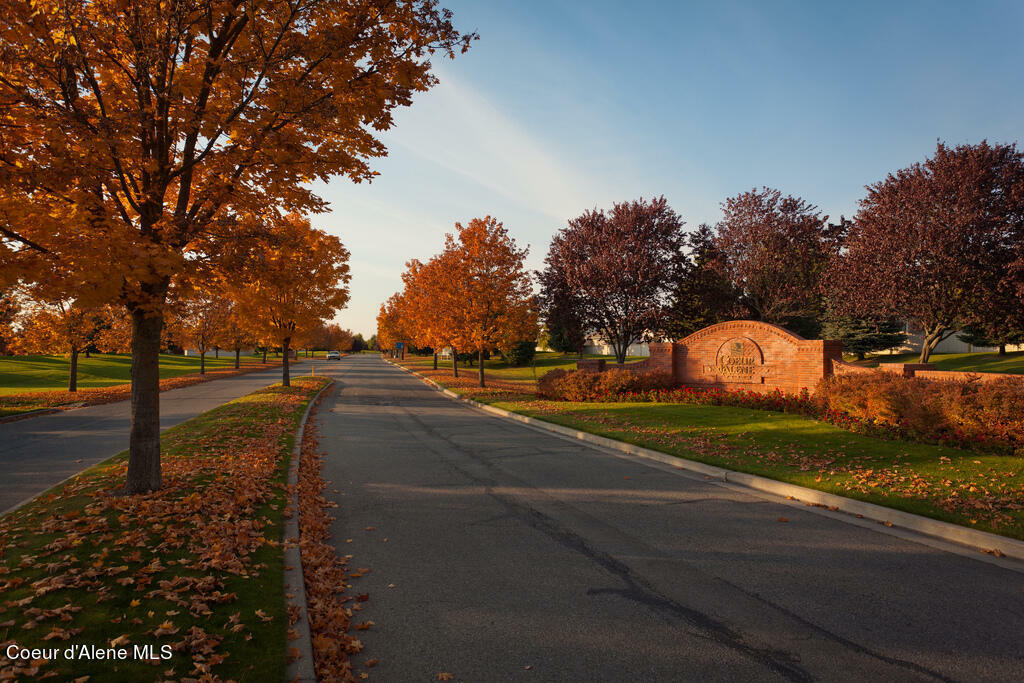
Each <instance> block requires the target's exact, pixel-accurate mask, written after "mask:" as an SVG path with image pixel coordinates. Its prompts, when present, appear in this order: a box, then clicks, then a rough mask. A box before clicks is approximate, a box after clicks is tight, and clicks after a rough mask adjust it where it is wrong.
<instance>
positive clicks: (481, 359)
mask: <svg viewBox="0 0 1024 683" xmlns="http://www.w3.org/2000/svg"><path fill="white" fill-rule="evenodd" d="M479 354H480V355H479V360H480V379H479V381H478V384H479V385H480V386H484V350H483V349H480V351H479Z"/></svg>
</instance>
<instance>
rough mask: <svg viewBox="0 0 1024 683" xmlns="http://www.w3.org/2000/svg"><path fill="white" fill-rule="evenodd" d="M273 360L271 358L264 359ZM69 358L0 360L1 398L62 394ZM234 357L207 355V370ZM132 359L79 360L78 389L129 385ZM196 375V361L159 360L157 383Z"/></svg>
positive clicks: (250, 359)
mask: <svg viewBox="0 0 1024 683" xmlns="http://www.w3.org/2000/svg"><path fill="white" fill-rule="evenodd" d="M271 358H275V356H274V355H273V354H270V355H268V356H267V359H268V360H269V359H271ZM262 359H263V357H262V356H246V355H243V356H242V358H241V362H242V363H243V364H245V365H248V364H252V363H259V362H260V361H262ZM68 364H69V361H68V358H67V357H66V356H0V396H3V395H5V394H18V393H22V392H25V391H53V390H57V391H60V390H64V389H66V388H67V386H68ZM234 366H235V354H234V353H231V352H227V351H221V352H220V358H214V356H213V354H212V353H208V354H207V355H206V367H207V369H210V370H213V369H216V368H233V367H234ZM130 369H131V356H129V355H120V354H93V355H92V357H91V358H86V357H85V356H79V357H78V386H79V388H81V389H86V388H97V387H109V386H113V385H116V384H126V383H128V382H130V381H131V377H130V374H129V371H130ZM194 372H199V358H198V357H195V356H187V357H186V356H173V355H170V354H162V355H161V356H160V379H167V378H169V377H178V376H180V375H188V374H191V373H194Z"/></svg>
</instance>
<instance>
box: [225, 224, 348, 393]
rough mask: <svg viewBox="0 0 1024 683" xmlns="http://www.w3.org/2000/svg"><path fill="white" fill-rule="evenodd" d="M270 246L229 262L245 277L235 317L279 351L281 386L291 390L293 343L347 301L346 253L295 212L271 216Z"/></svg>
mask: <svg viewBox="0 0 1024 683" xmlns="http://www.w3.org/2000/svg"><path fill="white" fill-rule="evenodd" d="M269 230H270V234H271V236H272V240H271V243H270V244H268V245H267V246H266V247H264V248H262V249H256V250H252V251H250V250H248V249H247V248H246V246H244V245H240V246H239V248H238V250H237V252H236V253H235V254H234V255H233V258H234V259H235V260H236V262H238V263H239V264H240V267H239V270H240V271H241V272H243V273H245V276H244V277H243V278H241V279H239V280H237V281H236V282H235V288H234V297H235V299H236V301H237V302H238V308H239V313H240V314H241V315H242V316H244V317H245V318H246V319H247V320H250V321H251V322H252V325H253V327H254V329H256V330H259V331H260V332H261V333H262V334H263V335H265V336H268V337H269V338H272V339H273V340H274V341H275V342H276V343H277V344H278V345H280V346H281V349H282V352H283V362H282V373H281V382H282V383H283V384H284V386H286V387H287V386H291V378H290V374H289V372H290V370H289V367H290V366H289V360H290V359H289V354H290V351H291V347H292V342H293V341H297V340H300V339H301V340H305V339H306V338H307V337H308V336H309V335H311V334H312V332H313V331H314V330H315V329H316V328H317V327H318V326H319V325H321V324H323V321H324V320H328V319H331V318H333V317H334V314H335V313H336V312H337V311H338V310H340V309H341V308H344V306H345V304H347V303H348V298H349V293H348V282H349V280H350V279H351V276H350V275H349V267H348V257H349V253H348V250H347V249H345V247H344V246H342V244H341V240H339V239H338V238H337V237H335V236H334V235H329V234H327V233H325V232H323V231H321V230H316V229H314V228H312V227H311V226H310V223H309V219H307V218H304V217H302V216H300V215H298V214H287V215H285V216H277V217H275V218H274V220H273V223H272V226H271V227H270V229H269Z"/></svg>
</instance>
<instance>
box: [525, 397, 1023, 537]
mask: <svg viewBox="0 0 1024 683" xmlns="http://www.w3.org/2000/svg"><path fill="white" fill-rule="evenodd" d="M524 406H525V407H528V410H529V411H530V412H532V413H534V414H546V415H563V416H567V417H571V418H572V419H573V420H574V421H576V422H580V423H582V424H584V425H586V426H587V428H589V429H590V430H591V431H597V432H602V433H609V432H611V433H613V434H614V433H618V434H629V435H630V436H631V437H633V438H639V439H641V440H642V441H643V442H644V443H645V444H646V445H649V446H651V447H653V448H659V449H662V450H666V451H668V452H682V453H683V454H684V455H685V454H686V453H687V452H689V453H692V454H695V455H697V456H700V458H701V459H707V460H708V461H709V462H712V463H713V464H718V465H723V466H725V467H730V468H733V469H738V470H741V471H759V470H760V471H768V470H776V471H778V470H784V471H788V472H792V473H808V474H814V475H815V476H814V477H813V481H814V482H815V483H817V484H819V486H821V487H822V488H824V489H826V490H832V491H835V492H837V493H840V494H851V493H852V494H858V495H859V496H860V497H868V498H874V499H875V500H877V499H878V498H882V499H890V500H892V499H910V500H916V501H927V502H928V503H929V504H930V505H932V506H934V507H935V508H936V509H937V510H940V511H943V512H946V513H950V514H952V515H956V516H959V517H962V518H965V519H966V520H967V521H971V523H972V524H974V523H977V522H978V521H983V522H984V523H985V524H986V526H987V527H988V528H989V529H991V530H994V531H1000V532H1003V533H1005V532H1007V531H1009V532H1011V533H1014V534H1015V535H1017V536H1018V537H1022V536H1024V487H1022V486H1021V483H1020V482H1021V477H1022V469H1024V468H1022V463H1021V461H1020V460H1019V459H1016V458H1005V457H1002V458H997V459H996V460H995V462H996V463H998V464H997V465H995V466H987V467H978V466H976V464H975V462H974V460H973V458H974V455H973V454H971V455H970V456H967V454H966V453H965V457H963V458H960V459H958V460H957V461H954V460H952V459H950V458H949V457H947V456H940V457H939V458H938V461H937V464H936V466H935V467H930V468H929V469H928V470H925V469H923V468H915V467H914V466H912V465H911V464H909V463H907V462H905V461H904V460H903V459H901V458H897V461H896V462H888V461H884V460H880V459H876V458H875V457H874V456H872V455H871V454H863V455H858V454H856V453H853V452H847V451H846V450H844V449H835V448H832V449H829V448H823V449H820V450H813V451H808V450H805V449H804V448H802V447H800V446H798V445H796V444H785V443H782V444H777V445H775V446H773V447H768V446H764V445H761V444H757V443H754V442H752V440H750V439H748V438H746V437H747V435H746V434H744V433H740V434H735V435H730V434H723V433H722V432H721V431H718V430H716V429H714V428H707V427H696V426H691V425H685V424H658V425H654V426H652V425H650V424H644V423H641V422H639V421H637V420H635V419H631V418H630V417H628V416H626V415H623V414H619V413H616V412H615V411H614V410H580V409H573V408H571V407H567V406H566V404H564V403H562V404H560V403H556V402H553V401H531V402H529V403H526V404H524ZM850 445H851V446H852V444H850ZM751 465H756V466H757V469H751Z"/></svg>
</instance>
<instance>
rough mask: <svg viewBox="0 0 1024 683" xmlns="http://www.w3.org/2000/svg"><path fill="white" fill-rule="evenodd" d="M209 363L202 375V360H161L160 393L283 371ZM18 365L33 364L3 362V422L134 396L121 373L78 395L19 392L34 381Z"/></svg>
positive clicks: (252, 361) (253, 362) (251, 361)
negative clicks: (14, 369) (248, 374)
mask: <svg viewBox="0 0 1024 683" xmlns="http://www.w3.org/2000/svg"><path fill="white" fill-rule="evenodd" d="M39 358H51V357H49V356H46V357H39ZM114 358H116V360H117V362H116V363H115V366H116V367H118V368H119V367H120V365H121V364H122V363H121V361H123V360H124V358H129V360H128V363H127V365H130V357H121V356H117V357H114ZM209 360H210V359H207V368H206V373H205V374H199V372H198V370H199V360H198V359H197V358H193V357H189V358H185V357H183V356H167V355H162V356H161V357H160V391H169V390H171V389H180V388H181V387H187V386H190V385H192V384H200V383H202V382H208V381H211V380H215V379H223V378H225V377H233V376H235V375H240V374H245V373H249V372H256V371H259V370H266V369H267V368H272V367H280V360H270V359H268V363H266V364H264V363H263V362H262V360H261V359H259V358H248V359H246V362H244V363H241V364H240V367H239V369H237V370H236V369H235V367H234V360H231V361H230V362H228V361H225V362H223V363H220V364H213V365H211V364H209ZM221 360H224V359H221ZM186 361H187V362H186ZM191 361H195V362H191ZM297 362H300V361H298V360H293V361H292V363H297ZM18 363H21V364H24V363H29V361H25V360H23V359H18V362H17V363H13V362H12V361H11V359H10V358H0V418H4V417H12V416H17V415H19V414H22V413H27V412H31V411H34V410H42V409H67V408H72V407H77V406H80V405H98V404H101V403H112V402H114V401H126V400H128V399H129V398H130V396H131V384H129V383H128V382H130V378H129V377H127V376H126V377H124V378H121V377H120V375H119V374H118V372H120V371H119V370H118V371H117V372H113V373H112V374H111V375H109V376H108V377H106V379H103V380H102V381H100V380H94V382H93V384H94V386H84V387H82V388H80V389H79V390H78V391H76V392H69V391H67V390H66V389H63V388H60V389H49V390H48V389H38V388H36V389H25V388H20V389H19V388H17V387H31V386H33V381H32V380H31V373H28V374H18V372H15V371H12V367H13V366H15V365H17V366H18V367H22V366H21V365H18ZM126 367H127V366H126ZM125 372H127V370H126V371H125ZM65 379H66V378H65ZM12 384H14V385H16V388H14V389H12V388H11V385H12ZM80 386H81V385H80Z"/></svg>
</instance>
